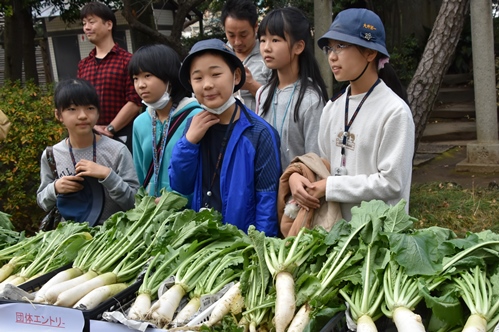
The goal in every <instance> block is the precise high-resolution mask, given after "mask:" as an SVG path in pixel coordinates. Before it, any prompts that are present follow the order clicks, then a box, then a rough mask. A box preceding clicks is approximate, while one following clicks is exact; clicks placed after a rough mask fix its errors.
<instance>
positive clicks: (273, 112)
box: [272, 82, 297, 138]
mask: <svg viewBox="0 0 499 332" xmlns="http://www.w3.org/2000/svg"><path fill="white" fill-rule="evenodd" d="M296 83H297V82H295V83H294V84H293V91H291V95H290V96H289V99H288V104H287V105H286V110H285V111H284V115H283V117H282V123H281V130H280V131H279V137H281V138H282V129H283V128H284V120H286V116H287V115H288V111H289V106H290V105H291V101H292V100H293V95H294V93H295V90H296ZM276 95H277V88H276V89H275V91H274V96H273V97H272V114H273V116H274V128H275V129H276V130H279V128H277V111H276V105H277V99H276Z"/></svg>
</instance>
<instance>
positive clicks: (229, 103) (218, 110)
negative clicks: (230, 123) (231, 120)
mask: <svg viewBox="0 0 499 332" xmlns="http://www.w3.org/2000/svg"><path fill="white" fill-rule="evenodd" d="M235 102H236V98H234V96H233V95H231V96H230V98H229V99H227V101H226V102H225V103H224V104H223V105H221V106H218V107H217V108H209V107H208V106H205V105H203V104H201V107H202V108H204V109H205V110H207V111H208V112H210V113H213V114H215V115H220V114H222V113H223V112H225V110H226V109H228V108H229V107H231V106H232V105H234V103H235Z"/></svg>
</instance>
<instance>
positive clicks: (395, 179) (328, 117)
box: [319, 81, 414, 220]
mask: <svg viewBox="0 0 499 332" xmlns="http://www.w3.org/2000/svg"><path fill="white" fill-rule="evenodd" d="M349 88H350V87H348V89H349ZM346 95H347V94H346V93H344V94H343V95H342V96H341V97H339V98H338V99H336V100H335V101H334V102H332V101H329V102H328V103H327V104H326V106H325V107H324V110H323V112H322V117H321V120H320V127H319V149H320V153H321V156H323V157H325V158H326V159H328V160H329V161H330V162H331V174H334V168H335V167H339V166H340V164H341V144H342V135H343V132H344V131H345V102H346ZM364 95H365V94H360V95H355V96H350V103H349V112H348V120H350V118H351V117H352V115H353V114H354V112H355V110H356V109H357V106H358V105H359V103H360V101H361V100H362V98H363V97H364ZM345 151H346V152H345V157H346V164H345V167H346V170H347V175H344V176H330V177H328V178H327V183H326V200H327V201H336V202H340V204H341V212H342V214H343V218H344V219H346V220H350V218H351V215H352V214H351V211H350V210H351V208H352V207H353V206H358V205H360V203H361V202H362V201H370V200H372V199H379V200H382V201H384V202H386V203H387V204H390V205H395V204H396V203H398V202H399V201H400V199H402V198H403V199H405V200H406V201H407V205H406V209H407V210H408V207H409V195H410V188H411V176H412V159H413V154H414V120H413V117H412V113H411V110H410V108H409V106H408V105H407V104H406V103H405V102H404V101H403V100H402V99H401V98H399V97H398V96H397V95H396V94H395V92H393V91H392V90H391V89H390V88H389V87H388V86H387V85H386V84H385V83H384V82H383V81H381V82H380V83H379V84H378V86H376V88H375V89H374V90H373V91H372V93H371V94H370V95H369V97H368V98H367V99H366V101H365V102H364V104H363V105H362V107H361V109H360V111H359V113H358V114H357V117H356V118H355V120H354V121H353V123H352V125H351V127H350V130H349V135H348V140H347V148H346V149H345Z"/></svg>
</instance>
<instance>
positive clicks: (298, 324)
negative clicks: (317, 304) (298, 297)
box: [288, 303, 311, 332]
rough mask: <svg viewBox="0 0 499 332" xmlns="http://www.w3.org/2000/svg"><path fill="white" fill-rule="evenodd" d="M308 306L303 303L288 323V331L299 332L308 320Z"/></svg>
mask: <svg viewBox="0 0 499 332" xmlns="http://www.w3.org/2000/svg"><path fill="white" fill-rule="evenodd" d="M310 309H311V308H310V306H309V305H308V304H307V303H305V304H304V305H302V307H301V308H300V310H298V312H297V313H296V315H295V317H294V318H293V320H292V321H291V324H290V325H289V328H288V332H301V331H303V330H304V329H305V327H306V326H307V325H308V323H309V322H310Z"/></svg>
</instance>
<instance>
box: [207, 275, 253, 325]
mask: <svg viewBox="0 0 499 332" xmlns="http://www.w3.org/2000/svg"><path fill="white" fill-rule="evenodd" d="M243 307H244V298H243V296H242V295H241V284H240V283H239V282H238V283H235V284H234V285H233V286H232V287H231V288H229V290H228V291H227V292H226V293H225V294H224V295H223V296H222V297H221V298H220V299H219V300H218V301H217V305H216V306H215V307H214V308H213V311H212V312H211V315H210V319H209V320H208V322H207V323H206V325H207V326H213V325H214V324H216V323H218V322H219V321H221V320H222V318H223V317H224V316H225V315H227V314H228V313H229V312H232V313H233V314H234V315H237V314H239V313H241V312H242V310H243Z"/></svg>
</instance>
